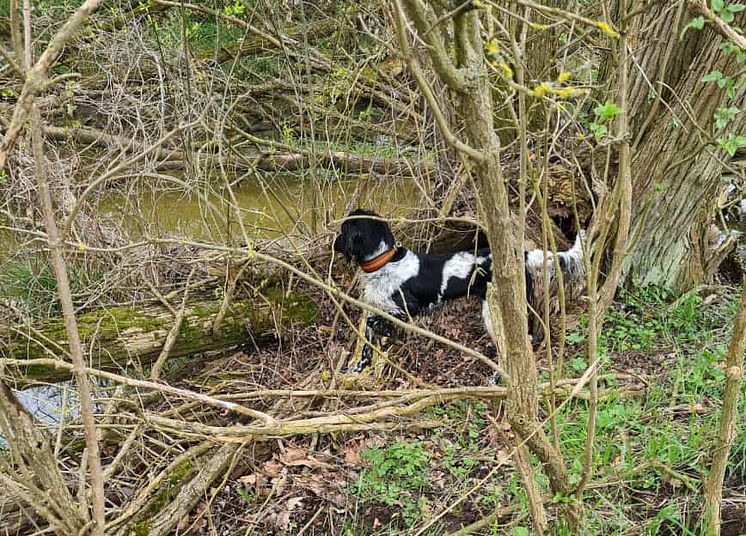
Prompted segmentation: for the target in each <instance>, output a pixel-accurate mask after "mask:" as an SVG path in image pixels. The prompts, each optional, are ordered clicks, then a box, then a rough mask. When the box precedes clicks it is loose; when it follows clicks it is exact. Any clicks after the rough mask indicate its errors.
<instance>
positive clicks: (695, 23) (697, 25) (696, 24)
mask: <svg viewBox="0 0 746 536" xmlns="http://www.w3.org/2000/svg"><path fill="white" fill-rule="evenodd" d="M704 27H705V19H704V17H696V18H694V19H692V20H690V21H689V23H688V24H687V25H686V26H684V29H683V30H681V36H682V37H683V36H684V34H685V33H686V31H687V30H688V29H689V28H694V29H695V30H701V29H702V28H704Z"/></svg>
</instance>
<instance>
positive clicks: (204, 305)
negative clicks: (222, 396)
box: [0, 287, 316, 385]
mask: <svg viewBox="0 0 746 536" xmlns="http://www.w3.org/2000/svg"><path fill="white" fill-rule="evenodd" d="M220 305H221V300H219V299H216V298H214V297H213V298H206V297H204V296H203V297H200V298H195V299H192V300H190V301H189V302H188V303H187V304H186V306H185V309H184V317H183V320H182V323H181V326H180V329H179V332H178V334H177V335H176V338H175V340H174V342H173V345H172V347H171V349H170V352H169V358H174V357H181V356H186V355H193V354H198V353H202V352H207V351H211V350H221V349H227V348H230V347H231V346H235V345H237V344H241V343H245V342H250V341H253V342H262V341H266V340H269V339H272V338H275V337H277V336H278V334H279V332H281V331H282V329H283V328H288V327H290V326H298V325H300V326H304V325H308V324H310V323H311V322H313V320H314V318H315V316H316V305H315V303H314V302H313V301H312V300H311V299H310V298H309V297H308V296H306V295H305V294H301V293H298V292H291V293H289V294H286V293H285V292H284V291H283V290H282V289H280V288H277V287H269V288H266V289H264V290H263V291H262V293H261V294H260V295H257V296H254V297H252V298H250V299H238V300H237V301H236V302H234V303H233V304H232V306H231V307H230V308H229V310H228V311H226V314H225V316H224V318H223V321H222V326H221V329H220V333H214V332H213V331H214V330H213V323H214V321H215V318H216V317H217V316H218V313H219V311H220ZM174 322H175V319H174V315H173V313H172V312H171V311H169V309H167V308H166V307H165V306H164V305H163V304H160V303H155V304H153V303H151V304H146V305H138V306H120V307H108V308H105V309H100V310H94V311H91V312H87V313H85V314H81V315H79V316H78V326H79V331H80V336H81V339H82V340H83V342H84V344H85V348H86V355H87V356H88V361H89V367H91V368H98V369H102V370H108V371H115V372H120V373H121V372H127V371H132V370H133V369H134V370H138V369H141V367H144V366H147V365H148V364H150V363H152V362H154V361H155V360H156V359H157V358H158V356H159V354H160V352H161V350H162V348H163V345H164V344H165V342H166V339H167V337H168V334H169V331H170V330H171V327H172V325H173V323H174ZM67 350H68V346H67V337H66V334H65V327H64V324H63V321H62V319H61V318H55V319H50V320H47V321H45V322H43V323H41V324H39V325H29V324H26V325H5V326H2V325H0V356H2V357H7V358H12V359H22V360H26V359H38V358H49V357H53V358H55V359H61V360H64V361H69V356H68V352H67ZM4 372H5V374H6V376H9V377H10V378H11V379H13V380H15V381H16V382H17V383H18V384H19V385H23V384H28V383H29V382H31V381H47V382H51V381H59V380H64V379H67V378H69V377H70V374H69V371H67V370H63V369H57V368H55V367H48V366H31V367H18V368H10V367H9V368H6V369H5V370H4Z"/></svg>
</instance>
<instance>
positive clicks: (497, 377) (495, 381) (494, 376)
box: [490, 371, 502, 385]
mask: <svg viewBox="0 0 746 536" xmlns="http://www.w3.org/2000/svg"><path fill="white" fill-rule="evenodd" d="M501 379H502V377H501V376H500V373H499V372H498V371H495V372H493V373H492V376H490V383H491V384H492V385H497V384H499V383H500V380H501Z"/></svg>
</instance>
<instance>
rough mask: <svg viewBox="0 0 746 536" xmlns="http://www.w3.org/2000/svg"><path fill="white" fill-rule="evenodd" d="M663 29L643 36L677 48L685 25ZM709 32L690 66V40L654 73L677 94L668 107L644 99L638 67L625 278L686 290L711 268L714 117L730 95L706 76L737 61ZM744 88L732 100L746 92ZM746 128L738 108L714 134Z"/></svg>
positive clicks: (716, 160)
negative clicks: (709, 237)
mask: <svg viewBox="0 0 746 536" xmlns="http://www.w3.org/2000/svg"><path fill="white" fill-rule="evenodd" d="M684 21H685V19H683V20H682V22H684ZM661 31H662V32H664V33H663V35H661V34H657V33H651V32H645V33H644V34H643V36H641V40H645V39H648V40H650V41H651V42H653V41H654V40H658V44H657V45H656V46H657V47H662V48H665V47H666V46H667V43H669V42H673V43H674V44H673V46H676V47H677V50H678V45H677V43H678V35H679V33H680V29H678V28H675V27H673V24H672V23H669V25H668V26H667V27H666V28H665V30H661ZM689 33H693V34H703V32H697V31H695V30H689V31H688V32H687V34H689ZM706 35H709V37H710V39H707V40H705V41H700V39H702V37H701V35H697V37H696V38H692V40H693V41H694V42H695V43H697V44H699V52H698V54H696V55H694V56H691V61H690V62H689V64H688V65H686V64H682V63H681V62H682V61H683V60H682V58H685V57H687V54H688V52H687V51H690V45H685V46H684V47H683V48H682V50H683V56H682V57H679V55H677V54H676V53H674V54H672V55H671V59H670V63H669V65H668V68H667V69H666V66H665V65H663V66H662V68H664V69H666V71H665V73H659V74H657V75H655V76H657V77H658V79H660V80H665V81H666V83H671V84H675V86H674V91H673V95H675V96H672V97H671V98H670V99H669V102H668V103H667V104H666V105H660V106H658V107H657V108H656V107H655V104H653V105H652V106H653V108H649V107H646V106H644V105H643V104H642V101H643V100H644V99H643V93H645V94H647V93H646V91H644V87H646V82H644V80H643V77H642V75H641V74H640V73H639V72H638V75H637V79H636V81H635V82H634V83H633V86H632V89H631V97H630V111H631V113H632V115H631V124H632V125H633V131H632V137H633V139H635V140H637V141H638V143H637V144H636V147H633V153H634V160H633V162H632V177H633V192H634V194H633V202H632V206H633V214H632V229H631V232H630V244H631V246H630V249H629V250H628V255H627V257H626V259H625V262H624V266H623V272H622V274H623V278H624V279H625V280H626V281H632V282H634V283H636V284H640V285H661V286H665V287H669V288H677V289H684V288H687V287H690V286H691V285H693V284H696V283H699V282H702V280H703V279H705V276H706V275H707V272H708V270H706V266H707V263H706V259H707V256H709V255H711V248H710V245H709V244H708V243H707V241H706V238H705V237H706V234H705V231H706V229H707V227H708V224H709V223H710V219H711V217H712V216H713V213H714V210H715V208H716V207H715V202H716V201H715V199H716V194H717V191H718V187H719V186H720V185H721V180H720V175H721V171H722V168H723V163H722V161H723V159H727V155H726V154H725V153H724V152H723V151H722V150H719V149H717V148H715V147H714V146H713V139H712V137H713V136H712V134H711V132H712V121H711V118H712V117H713V115H714V114H715V112H716V111H717V110H718V109H719V108H721V107H723V106H725V105H727V103H728V102H729V100H728V97H727V94H726V92H725V90H720V89H718V88H717V87H716V86H715V85H714V84H707V83H704V82H702V78H703V77H704V76H705V75H706V74H708V73H709V72H711V71H713V70H719V71H721V72H722V73H724V74H728V73H731V74H732V73H734V72H735V70H736V68H737V63H736V61H735V58H734V55H732V54H731V55H726V54H725V53H723V52H722V51H721V50H720V49H719V45H720V41H719V40H718V39H716V38H713V34H711V33H707V34H706ZM687 42H688V41H687ZM669 44H670V43H669ZM653 48H654V47H653ZM650 61H651V62H652V59H651V60H650ZM638 62H639V60H638ZM653 65H654V62H653ZM652 69H653V72H655V67H652ZM646 74H647V73H646ZM678 75H680V78H678ZM648 77H650V75H649V74H648ZM745 90H746V89H745V88H739V89H738V94H737V95H736V98H735V99H734V102H738V100H739V99H742V98H743V94H744V91H745ZM648 116H650V117H652V119H649V117H648ZM646 124H649V127H646V126H645V125H646ZM744 128H746V114H743V113H740V114H737V115H736V117H735V118H734V120H733V121H731V122H730V123H729V124H728V126H727V127H726V128H725V129H723V130H722V131H721V132H717V133H716V136H715V137H719V136H723V135H727V134H728V133H730V132H739V131H741V130H743V129H744Z"/></svg>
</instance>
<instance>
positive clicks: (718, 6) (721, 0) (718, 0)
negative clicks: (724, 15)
mask: <svg viewBox="0 0 746 536" xmlns="http://www.w3.org/2000/svg"><path fill="white" fill-rule="evenodd" d="M710 5H711V6H712V10H713V11H714V12H715V13H720V12H721V11H722V10H723V8H724V7H725V0H712V2H711V4H710Z"/></svg>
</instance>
